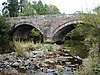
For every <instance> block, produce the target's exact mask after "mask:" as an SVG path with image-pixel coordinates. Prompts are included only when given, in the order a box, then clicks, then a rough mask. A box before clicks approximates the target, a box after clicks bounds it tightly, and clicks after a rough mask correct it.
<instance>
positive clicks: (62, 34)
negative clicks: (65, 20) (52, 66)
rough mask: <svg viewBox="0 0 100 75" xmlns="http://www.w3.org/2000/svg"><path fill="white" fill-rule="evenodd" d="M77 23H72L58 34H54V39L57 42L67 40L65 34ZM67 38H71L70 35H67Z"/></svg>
mask: <svg viewBox="0 0 100 75" xmlns="http://www.w3.org/2000/svg"><path fill="white" fill-rule="evenodd" d="M75 25H76V24H71V25H68V26H65V27H63V28H62V29H60V30H59V31H58V32H57V33H56V34H54V36H53V41H54V42H55V43H57V42H58V43H63V41H64V40H65V36H66V34H67V33H69V32H70V31H71V30H72V29H74V28H75ZM66 39H69V37H67V38H66Z"/></svg>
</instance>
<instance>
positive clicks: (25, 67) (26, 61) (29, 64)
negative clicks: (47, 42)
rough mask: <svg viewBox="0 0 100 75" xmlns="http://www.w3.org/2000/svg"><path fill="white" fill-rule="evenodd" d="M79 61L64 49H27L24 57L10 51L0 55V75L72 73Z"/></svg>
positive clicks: (62, 74)
mask: <svg viewBox="0 0 100 75" xmlns="http://www.w3.org/2000/svg"><path fill="white" fill-rule="evenodd" d="M81 63H82V60H81V59H78V58H76V57H74V56H72V55H71V54H70V53H69V52H68V51H66V50H65V49H59V50H53V51H44V50H41V51H29V52H26V56H25V57H18V56H17V54H16V52H12V53H8V54H2V55H0V75H46V74H48V75H58V74H61V75H73V71H75V69H76V68H78V66H79V65H80V64H81Z"/></svg>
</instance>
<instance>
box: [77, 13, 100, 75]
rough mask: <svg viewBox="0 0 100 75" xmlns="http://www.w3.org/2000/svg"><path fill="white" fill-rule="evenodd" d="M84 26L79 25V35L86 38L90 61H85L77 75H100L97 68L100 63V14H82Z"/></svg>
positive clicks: (84, 42) (85, 42)
mask: <svg viewBox="0 0 100 75" xmlns="http://www.w3.org/2000/svg"><path fill="white" fill-rule="evenodd" d="M80 17H81V19H82V20H83V22H84V24H83V25H82V24H81V25H80V24H79V25H77V26H76V30H77V32H78V33H77V34H79V35H82V36H83V37H84V41H83V44H84V45H86V46H87V48H88V49H89V50H90V51H89V56H88V57H87V59H88V61H87V62H86V61H83V64H82V66H81V67H80V68H79V70H78V74H77V75H99V74H98V73H99V71H98V72H96V70H95V68H96V67H97V65H98V64H99V63H100V18H99V17H100V14H98V13H97V14H91V13H90V12H89V13H88V14H81V15H80ZM87 66H88V67H87Z"/></svg>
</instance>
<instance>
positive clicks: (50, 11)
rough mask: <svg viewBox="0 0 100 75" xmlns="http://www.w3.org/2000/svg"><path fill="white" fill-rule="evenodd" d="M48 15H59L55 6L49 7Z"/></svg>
mask: <svg viewBox="0 0 100 75" xmlns="http://www.w3.org/2000/svg"><path fill="white" fill-rule="evenodd" d="M49 14H60V11H59V9H58V8H57V7H56V6H55V5H50V6H49Z"/></svg>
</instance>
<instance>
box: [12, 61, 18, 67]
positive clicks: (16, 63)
mask: <svg viewBox="0 0 100 75" xmlns="http://www.w3.org/2000/svg"><path fill="white" fill-rule="evenodd" d="M11 66H12V67H19V63H18V62H14V63H13V64H12V65H11Z"/></svg>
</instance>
